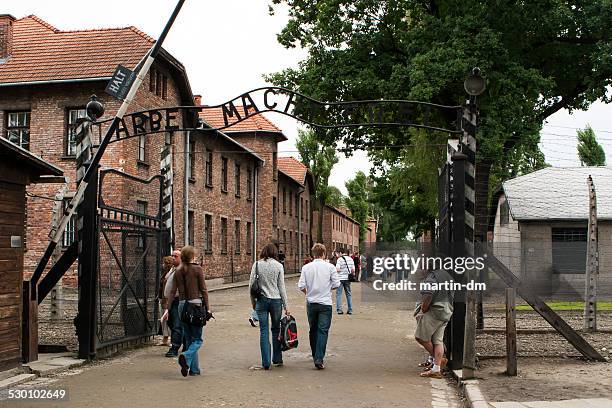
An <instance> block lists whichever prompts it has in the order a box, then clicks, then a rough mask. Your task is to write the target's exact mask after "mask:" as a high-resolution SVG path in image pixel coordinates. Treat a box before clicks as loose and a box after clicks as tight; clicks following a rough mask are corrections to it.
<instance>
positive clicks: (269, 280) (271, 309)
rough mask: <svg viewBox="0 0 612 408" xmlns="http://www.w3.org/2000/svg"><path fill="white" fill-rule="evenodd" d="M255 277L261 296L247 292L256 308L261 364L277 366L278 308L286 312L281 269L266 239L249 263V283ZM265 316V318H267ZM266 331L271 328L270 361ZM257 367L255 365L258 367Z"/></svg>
mask: <svg viewBox="0 0 612 408" xmlns="http://www.w3.org/2000/svg"><path fill="white" fill-rule="evenodd" d="M255 279H258V281H259V282H258V283H259V287H260V288H261V291H262V296H260V297H259V298H258V299H255V298H254V297H253V294H251V304H252V305H253V306H254V309H255V311H256V312H257V318H258V319H259V347H260V349H261V368H263V369H264V370H269V369H270V365H271V364H274V365H275V366H277V367H280V366H282V365H283V354H282V350H281V344H280V340H279V338H278V335H279V333H280V326H281V324H280V320H281V314H282V311H281V309H283V308H284V309H285V314H286V315H290V314H291V313H290V312H289V308H288V303H287V292H286V290H285V271H284V268H283V265H281V263H280V262H278V248H277V247H276V245H275V244H273V243H269V244H267V245H266V246H264V248H263V249H262V251H261V253H260V255H259V260H257V261H255V263H253V267H252V268H251V278H250V280H249V287H252V286H253V282H254V281H255ZM268 316H269V319H268ZM270 331H272V361H270ZM258 368H259V367H258Z"/></svg>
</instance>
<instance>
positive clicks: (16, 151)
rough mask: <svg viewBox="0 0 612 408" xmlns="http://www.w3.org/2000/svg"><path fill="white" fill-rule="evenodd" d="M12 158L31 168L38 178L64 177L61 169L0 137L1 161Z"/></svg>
mask: <svg viewBox="0 0 612 408" xmlns="http://www.w3.org/2000/svg"><path fill="white" fill-rule="evenodd" d="M4 157H10V158H12V159H15V161H17V162H18V163H19V164H20V165H23V166H24V167H29V168H30V169H32V170H33V172H34V173H35V174H36V175H38V176H63V175H64V172H63V171H62V169H60V168H59V167H56V166H54V165H52V164H51V163H48V162H46V161H45V160H43V159H42V158H41V157H38V156H36V155H35V154H33V153H31V152H29V151H28V150H26V149H24V148H22V147H20V146H17V145H16V144H14V143H11V142H9V141H8V140H6V139H5V138H3V137H0V159H3V158H4Z"/></svg>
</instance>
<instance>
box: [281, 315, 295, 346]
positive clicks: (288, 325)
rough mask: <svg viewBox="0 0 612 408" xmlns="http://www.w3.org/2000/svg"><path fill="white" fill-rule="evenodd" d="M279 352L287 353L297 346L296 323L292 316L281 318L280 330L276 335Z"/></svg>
mask: <svg viewBox="0 0 612 408" xmlns="http://www.w3.org/2000/svg"><path fill="white" fill-rule="evenodd" d="M278 340H279V341H280V344H281V350H283V351H287V350H290V349H293V348H297V346H298V332H297V323H296V321H295V318H294V317H293V316H283V318H282V319H281V329H280V334H279V335H278Z"/></svg>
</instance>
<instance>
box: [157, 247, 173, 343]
mask: <svg viewBox="0 0 612 408" xmlns="http://www.w3.org/2000/svg"><path fill="white" fill-rule="evenodd" d="M173 266H174V263H173V262H172V256H164V257H163V259H162V270H161V279H160V281H159V288H158V292H157V298H158V299H159V306H160V308H161V312H162V313H161V315H160V318H159V324H160V329H161V333H162V336H163V337H162V341H161V343H160V344H159V345H160V346H168V340H169V338H170V328H169V327H168V318H167V317H168V313H165V312H166V310H168V305H167V303H168V302H167V299H166V297H165V296H164V287H165V286H166V274H167V273H168V272H170V269H172V267H173Z"/></svg>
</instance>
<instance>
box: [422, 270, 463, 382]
mask: <svg viewBox="0 0 612 408" xmlns="http://www.w3.org/2000/svg"><path fill="white" fill-rule="evenodd" d="M451 281H452V277H451V276H450V275H449V274H448V272H446V271H445V270H435V271H430V272H429V273H428V274H427V276H426V277H425V280H424V281H423V282H424V283H426V284H430V285H431V286H432V288H431V289H429V288H423V290H421V303H420V305H419V304H417V308H416V310H415V316H416V319H417V328H416V331H415V333H414V338H415V340H416V341H417V342H418V343H419V344H420V345H421V346H423V347H424V348H425V350H427V352H428V353H429V356H430V357H431V356H433V364H432V365H431V366H430V367H428V366H429V365H430V364H427V362H425V363H421V364H420V366H421V367H427V368H429V369H428V370H427V371H425V372H422V373H421V374H420V375H421V377H429V378H442V372H441V370H442V369H443V368H444V366H446V363H447V359H446V358H444V329H445V328H446V325H447V324H448V322H449V320H450V318H451V316H452V314H453V292H452V291H451V290H448V289H446V288H444V286H440V285H439V284H441V283H443V282H451ZM434 288H435V289H437V290H434ZM428 361H431V359H428Z"/></svg>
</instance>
